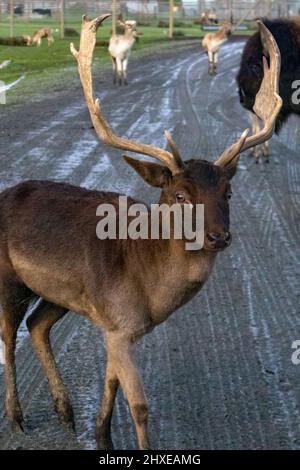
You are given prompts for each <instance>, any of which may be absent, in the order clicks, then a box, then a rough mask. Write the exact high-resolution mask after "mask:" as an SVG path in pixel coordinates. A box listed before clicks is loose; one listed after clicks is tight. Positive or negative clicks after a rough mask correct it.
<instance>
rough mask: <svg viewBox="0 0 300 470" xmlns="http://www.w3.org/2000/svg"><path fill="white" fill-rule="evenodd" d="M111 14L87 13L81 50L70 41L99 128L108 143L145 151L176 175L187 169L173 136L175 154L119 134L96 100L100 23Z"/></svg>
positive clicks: (82, 33) (93, 120)
mask: <svg viewBox="0 0 300 470" xmlns="http://www.w3.org/2000/svg"><path fill="white" fill-rule="evenodd" d="M109 16H111V15H110V14H105V15H100V16H98V17H97V18H95V19H94V20H91V21H89V20H88V19H87V17H86V16H85V15H84V16H83V17H82V25H81V35H80V48H79V51H77V50H76V49H75V47H74V45H73V43H71V44H70V49H71V52H72V54H73V56H74V57H75V59H76V60H77V62H78V71H79V76H80V80H81V83H82V87H83V91H84V95H85V99H86V102H87V105H88V109H89V112H90V115H91V119H92V122H93V125H94V128H95V131H96V133H97V135H98V136H99V137H100V139H101V140H103V142H105V143H106V144H109V145H111V146H113V147H115V148H118V149H121V150H126V151H130V152H136V153H141V154H143V155H148V156H149V157H153V158H156V159H157V160H159V161H161V162H162V163H163V164H164V165H165V166H166V167H168V168H169V170H170V171H171V172H172V174H173V175H174V174H176V173H180V172H182V171H183V168H184V163H183V161H182V160H181V158H180V156H179V153H178V151H177V149H176V147H175V143H174V141H173V140H172V138H170V136H169V134H167V136H166V137H167V140H168V143H169V146H170V148H171V151H172V153H170V152H168V151H167V150H163V149H160V148H156V147H153V146H152V145H148V144H141V143H138V142H135V141H133V140H128V139H125V138H123V137H119V136H117V135H116V134H115V133H114V132H113V130H112V129H111V127H110V126H109V124H108V122H107V121H106V119H105V117H104V116H103V114H102V112H101V108H100V102H99V100H98V99H96V100H94V94H93V81H92V72H91V66H92V60H93V52H94V47H95V44H96V34H97V29H98V27H99V26H100V24H101V23H102V22H103V21H104V20H105V19H106V18H108V17H109Z"/></svg>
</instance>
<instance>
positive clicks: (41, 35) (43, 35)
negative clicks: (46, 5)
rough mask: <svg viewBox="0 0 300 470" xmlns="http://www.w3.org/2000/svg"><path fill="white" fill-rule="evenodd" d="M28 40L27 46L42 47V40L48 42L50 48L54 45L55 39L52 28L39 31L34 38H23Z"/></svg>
mask: <svg viewBox="0 0 300 470" xmlns="http://www.w3.org/2000/svg"><path fill="white" fill-rule="evenodd" d="M23 37H24V38H26V40H27V46H33V45H36V46H38V47H40V45H41V44H42V39H47V40H48V46H51V44H53V43H54V37H53V34H52V29H50V28H42V29H39V31H36V32H35V33H34V35H33V36H32V37H30V36H23Z"/></svg>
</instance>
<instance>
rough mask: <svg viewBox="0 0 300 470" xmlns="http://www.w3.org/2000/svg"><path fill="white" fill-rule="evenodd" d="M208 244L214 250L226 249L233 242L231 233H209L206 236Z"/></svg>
mask: <svg viewBox="0 0 300 470" xmlns="http://www.w3.org/2000/svg"><path fill="white" fill-rule="evenodd" d="M206 238H207V241H208V244H209V245H210V246H211V247H212V248H214V249H222V248H226V247H227V246H229V245H230V242H231V234H230V232H222V233H217V232H209V233H208V234H207V235H206Z"/></svg>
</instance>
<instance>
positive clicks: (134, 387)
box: [107, 333, 150, 450]
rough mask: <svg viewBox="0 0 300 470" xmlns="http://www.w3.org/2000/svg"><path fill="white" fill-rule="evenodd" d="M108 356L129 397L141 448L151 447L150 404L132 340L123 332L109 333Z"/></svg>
mask: <svg viewBox="0 0 300 470" xmlns="http://www.w3.org/2000/svg"><path fill="white" fill-rule="evenodd" d="M107 350H108V356H109V357H110V359H111V361H112V367H113V369H114V370H115V372H116V374H117V376H118V379H119V381H120V384H121V387H122V389H123V391H124V394H125V396H126V398H127V401H128V404H129V408H130V412H131V416H132V419H133V421H134V425H135V429H136V433H137V439H138V445H139V449H143V450H146V449H150V444H149V437H148V404H147V400H146V397H145V393H144V388H143V384H142V380H141V377H140V374H139V371H138V369H137V366H136V364H135V360H134V357H133V344H132V342H131V340H130V339H129V338H128V337H126V336H124V335H123V334H121V333H109V334H108V335H107Z"/></svg>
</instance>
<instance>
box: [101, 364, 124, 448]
mask: <svg viewBox="0 0 300 470" xmlns="http://www.w3.org/2000/svg"><path fill="white" fill-rule="evenodd" d="M118 388H119V380H118V377H117V374H116V372H115V370H114V368H113V364H112V361H111V359H110V356H109V355H108V357H107V364H106V372H105V383H104V391H103V398H102V403H101V407H100V412H99V415H98V417H97V422H96V441H97V447H98V449H103V450H104V449H108V450H112V449H113V448H114V446H113V442H112V439H111V418H112V414H113V408H114V404H115V399H116V395H117V391H118Z"/></svg>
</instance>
